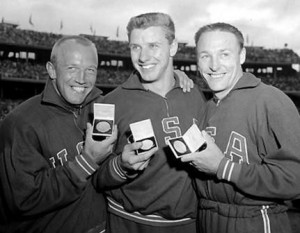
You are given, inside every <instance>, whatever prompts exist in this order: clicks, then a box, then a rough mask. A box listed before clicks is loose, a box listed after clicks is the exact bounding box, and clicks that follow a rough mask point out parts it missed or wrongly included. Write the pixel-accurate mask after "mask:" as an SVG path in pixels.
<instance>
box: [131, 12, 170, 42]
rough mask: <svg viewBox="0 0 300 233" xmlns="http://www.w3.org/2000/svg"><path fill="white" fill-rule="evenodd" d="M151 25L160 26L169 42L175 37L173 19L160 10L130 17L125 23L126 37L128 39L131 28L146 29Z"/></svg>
mask: <svg viewBox="0 0 300 233" xmlns="http://www.w3.org/2000/svg"><path fill="white" fill-rule="evenodd" d="M152 26H154V27H162V28H163V30H164V31H165V34H166V38H167V40H168V41H169V43H170V44H171V43H172V42H173V40H174V39H175V25H174V22H173V20H172V19H171V17H170V16H169V15H167V14H165V13H161V12H150V13H145V14H141V15H137V16H135V17H132V18H131V19H130V20H129V22H128V24H127V35H128V39H130V34H131V32H132V30H133V29H146V28H148V27H152Z"/></svg>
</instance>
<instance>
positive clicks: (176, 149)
mask: <svg viewBox="0 0 300 233" xmlns="http://www.w3.org/2000/svg"><path fill="white" fill-rule="evenodd" d="M168 145H169V147H170V148H171V150H172V152H173V153H174V155H175V157H176V158H180V157H182V156H184V155H186V154H190V153H194V152H196V151H197V150H199V151H200V150H204V149H205V148H206V141H205V140H204V138H203V136H202V133H201V131H200V130H199V128H198V126H197V125H196V124H193V125H192V126H191V127H190V128H189V129H188V130H187V131H186V133H185V134H184V135H183V136H182V137H177V138H171V139H169V140H168Z"/></svg>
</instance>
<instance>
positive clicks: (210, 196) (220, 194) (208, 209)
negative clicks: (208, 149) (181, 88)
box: [197, 73, 300, 233]
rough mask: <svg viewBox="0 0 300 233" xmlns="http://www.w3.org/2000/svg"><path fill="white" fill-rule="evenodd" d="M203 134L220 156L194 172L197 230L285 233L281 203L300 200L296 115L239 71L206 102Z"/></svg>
mask: <svg viewBox="0 0 300 233" xmlns="http://www.w3.org/2000/svg"><path fill="white" fill-rule="evenodd" d="M205 127H206V131H207V132H209V133H210V134H211V136H213V137H214V139H215V143H216V144H217V145H218V147H219V148H220V149H221V151H222V152H223V153H224V154H225V157H224V159H223V160H222V161H221V163H220V165H219V168H218V171H217V177H212V176H207V177H206V179H203V174H199V179H197V187H198V193H199V195H200V206H199V210H200V221H199V224H200V226H202V228H201V229H200V232H204V233H205V232H207V233H208V232H209V233H214V232H230V233H232V232H243V233H247V232H272V233H274V232H289V230H290V225H289V222H288V218H287V215H286V210H287V207H286V205H285V204H284V201H285V200H291V199H293V198H299V196H300V182H299V181H300V143H299V142H300V117H299V113H298V111H297V108H296V107H295V105H294V103H293V102H292V101H291V100H290V99H289V98H288V97H287V96H286V95H285V94H284V93H283V92H282V91H280V90H279V89H277V88H275V87H272V86H268V85H266V84H264V83H263V82H261V80H260V79H258V78H256V77H255V76H254V75H252V74H249V73H244V75H243V76H242V77H241V79H240V80H239V81H238V82H237V84H236V85H235V87H234V88H233V90H231V92H230V93H229V94H228V95H227V96H226V97H225V98H224V99H222V100H217V99H212V100H210V101H209V102H208V110H207V116H206V120H205Z"/></svg>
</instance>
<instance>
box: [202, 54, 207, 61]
mask: <svg viewBox="0 0 300 233" xmlns="http://www.w3.org/2000/svg"><path fill="white" fill-rule="evenodd" d="M208 58H209V56H208V54H201V55H200V59H203V60H206V59H208Z"/></svg>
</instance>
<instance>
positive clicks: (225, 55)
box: [221, 52, 230, 58]
mask: <svg viewBox="0 0 300 233" xmlns="http://www.w3.org/2000/svg"><path fill="white" fill-rule="evenodd" d="M229 56H230V53H228V52H223V53H221V57H222V58H227V57H229Z"/></svg>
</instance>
